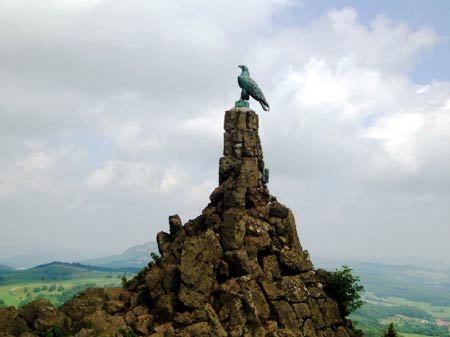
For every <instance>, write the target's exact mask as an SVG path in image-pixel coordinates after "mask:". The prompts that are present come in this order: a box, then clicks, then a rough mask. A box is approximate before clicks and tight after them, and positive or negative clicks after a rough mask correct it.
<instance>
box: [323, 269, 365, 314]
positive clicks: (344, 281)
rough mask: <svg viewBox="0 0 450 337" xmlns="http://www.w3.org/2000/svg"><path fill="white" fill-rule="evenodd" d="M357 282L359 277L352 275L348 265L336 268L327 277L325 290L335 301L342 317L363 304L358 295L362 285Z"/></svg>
mask: <svg viewBox="0 0 450 337" xmlns="http://www.w3.org/2000/svg"><path fill="white" fill-rule="evenodd" d="M359 282H360V278H359V277H358V276H354V275H353V274H352V269H351V268H349V267H348V266H342V269H341V270H339V269H336V271H335V272H334V273H330V275H329V277H328V280H327V284H326V285H325V291H326V292H327V294H328V295H329V296H330V297H332V298H334V299H335V300H336V301H337V303H338V306H339V310H340V312H341V314H342V315H343V316H344V317H347V316H348V315H350V314H351V313H352V312H353V311H355V310H356V309H358V308H359V307H360V306H362V305H363V304H364V302H363V301H361V295H360V293H361V292H363V291H364V287H363V286H362V285H361V284H359Z"/></svg>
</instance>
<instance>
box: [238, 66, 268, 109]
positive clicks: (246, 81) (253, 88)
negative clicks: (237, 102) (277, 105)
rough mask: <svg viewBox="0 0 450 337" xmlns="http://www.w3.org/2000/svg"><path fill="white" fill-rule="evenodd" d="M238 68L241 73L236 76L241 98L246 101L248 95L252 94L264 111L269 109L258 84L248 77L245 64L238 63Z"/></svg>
mask: <svg viewBox="0 0 450 337" xmlns="http://www.w3.org/2000/svg"><path fill="white" fill-rule="evenodd" d="M239 68H241V69H242V72H241V74H240V75H239V76H238V84H239V87H240V88H241V89H242V91H241V100H243V101H248V100H249V96H252V97H253V98H254V99H255V100H257V101H258V102H259V103H260V104H261V106H262V108H263V109H264V111H269V110H270V107H269V103H267V100H266V98H265V97H264V94H263V92H262V90H261V89H260V88H259V87H258V84H256V82H255V81H254V80H253V79H252V78H251V77H250V73H249V72H248V68H247V66H244V65H240V66H239Z"/></svg>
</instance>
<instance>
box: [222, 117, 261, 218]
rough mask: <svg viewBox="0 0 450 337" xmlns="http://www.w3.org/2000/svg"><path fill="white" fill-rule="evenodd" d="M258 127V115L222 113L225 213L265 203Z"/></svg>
mask: <svg viewBox="0 0 450 337" xmlns="http://www.w3.org/2000/svg"><path fill="white" fill-rule="evenodd" d="M258 126H259V124H258V115H257V114H256V113H255V112H254V111H253V110H251V109H250V108H232V109H231V110H229V111H227V112H226V113H225V121H224V128H225V133H224V148H223V155H224V156H223V157H222V158H220V162H219V185H220V187H221V188H222V189H223V207H224V209H227V208H232V207H235V208H251V207H253V206H256V205H260V204H264V203H267V202H268V197H269V193H268V189H267V186H266V183H265V182H264V180H263V171H264V161H263V153H262V148H261V141H260V139H259V135H258Z"/></svg>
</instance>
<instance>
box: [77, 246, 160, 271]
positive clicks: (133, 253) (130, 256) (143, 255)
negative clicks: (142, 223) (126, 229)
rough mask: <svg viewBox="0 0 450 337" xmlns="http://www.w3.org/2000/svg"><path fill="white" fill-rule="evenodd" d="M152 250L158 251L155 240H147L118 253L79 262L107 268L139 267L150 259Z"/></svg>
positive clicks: (143, 265)
mask: <svg viewBox="0 0 450 337" xmlns="http://www.w3.org/2000/svg"><path fill="white" fill-rule="evenodd" d="M152 252H158V245H157V244H156V242H147V243H144V244H141V245H138V246H134V247H131V248H129V249H127V250H126V251H125V252H124V253H122V254H119V255H113V256H107V257H103V258H98V259H90V260H84V261H82V262H81V263H83V264H88V265H93V266H100V267H107V268H129V267H131V268H138V269H141V268H143V267H145V266H146V265H147V264H148V263H149V262H150V261H151V257H150V253H152Z"/></svg>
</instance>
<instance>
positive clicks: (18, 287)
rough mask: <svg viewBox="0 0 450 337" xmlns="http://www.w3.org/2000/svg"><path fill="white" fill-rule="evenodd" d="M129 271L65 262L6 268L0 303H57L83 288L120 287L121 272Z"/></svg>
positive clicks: (3, 275)
mask: <svg viewBox="0 0 450 337" xmlns="http://www.w3.org/2000/svg"><path fill="white" fill-rule="evenodd" d="M133 275H134V274H133V273H130V272H123V271H113V270H106V269H104V268H96V267H92V266H83V265H79V264H68V263H50V264H47V265H42V266H38V267H35V268H31V269H27V270H22V271H12V272H6V273H2V274H1V275H0V306H14V307H20V306H22V305H24V304H26V303H29V302H31V301H32V300H35V299H38V298H45V299H48V300H49V301H51V302H52V303H53V304H54V305H56V306H59V305H61V304H63V303H64V302H66V301H67V300H69V299H70V298H72V297H73V296H75V295H76V294H78V293H79V292H81V291H83V290H84V289H86V288H95V287H120V286H121V283H122V277H123V276H126V277H128V278H130V277H132V276H133Z"/></svg>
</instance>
